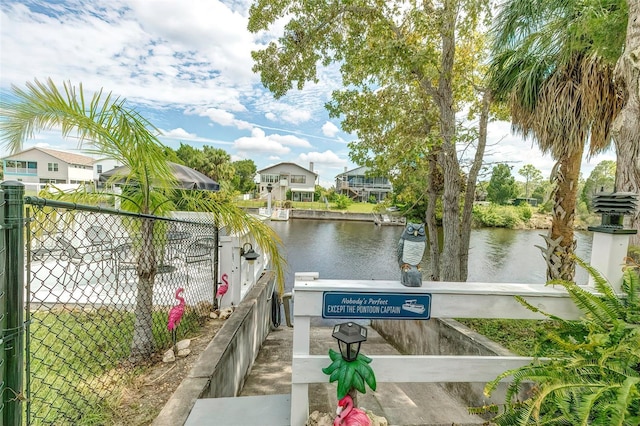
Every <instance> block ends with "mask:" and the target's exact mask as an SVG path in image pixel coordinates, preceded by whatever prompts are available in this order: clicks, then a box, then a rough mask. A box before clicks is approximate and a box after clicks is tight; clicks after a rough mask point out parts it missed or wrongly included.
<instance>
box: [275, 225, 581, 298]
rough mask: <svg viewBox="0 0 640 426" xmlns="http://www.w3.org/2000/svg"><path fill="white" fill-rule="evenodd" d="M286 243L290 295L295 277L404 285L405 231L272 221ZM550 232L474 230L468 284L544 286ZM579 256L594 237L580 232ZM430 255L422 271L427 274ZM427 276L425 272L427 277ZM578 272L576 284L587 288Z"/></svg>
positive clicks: (396, 227) (392, 228)
mask: <svg viewBox="0 0 640 426" xmlns="http://www.w3.org/2000/svg"><path fill="white" fill-rule="evenodd" d="M270 223H271V227H272V228H273V229H274V230H275V231H276V232H277V234H278V235H279V236H280V238H281V239H282V242H283V248H282V249H283V251H284V255H285V258H286V260H287V273H286V282H285V291H290V290H291V288H292V287H293V282H294V273H295V272H318V273H319V274H320V278H326V279H340V278H342V279H360V280H399V279H400V271H399V268H398V263H397V260H396V247H397V243H398V240H399V238H400V235H401V233H402V227H400V226H377V225H375V224H373V223H372V222H351V221H331V220H310V219H292V220H289V221H287V222H274V221H272V222H270ZM547 232H548V231H547V230H544V229H543V230H512V229H501V228H486V229H474V230H472V231H471V243H470V250H469V277H468V279H467V281H469V282H503V283H527V284H542V283H544V282H545V281H546V264H545V262H544V259H543V258H542V254H541V251H540V249H538V248H537V247H536V245H538V246H543V247H544V246H545V242H544V239H543V238H542V237H541V236H540V235H541V234H543V235H546V234H547ZM575 236H576V239H577V242H578V245H577V249H576V253H577V255H578V256H580V257H581V258H583V259H585V260H587V261H589V260H590V256H591V242H592V233H591V232H582V231H576V233H575ZM428 255H429V252H428V250H426V251H425V256H424V258H423V262H422V268H423V271H425V270H428V268H429V260H428ZM423 275H424V276H426V275H427V274H426V273H423ZM587 279H588V277H587V274H586V272H585V271H584V270H583V269H581V268H578V271H577V273H576V281H577V282H578V283H579V284H586V283H587Z"/></svg>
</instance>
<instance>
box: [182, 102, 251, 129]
mask: <svg viewBox="0 0 640 426" xmlns="http://www.w3.org/2000/svg"><path fill="white" fill-rule="evenodd" d="M185 114H187V115H199V116H200V117H207V118H209V120H211V121H213V122H214V123H216V124H220V125H221V126H231V127H235V128H237V129H247V130H249V129H252V128H253V124H251V123H249V122H248V121H244V120H238V119H237V118H235V115H234V114H232V113H230V112H228V111H225V110H223V109H220V108H202V107H192V108H187V109H186V110H185Z"/></svg>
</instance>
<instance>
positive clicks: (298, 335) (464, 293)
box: [291, 272, 580, 426]
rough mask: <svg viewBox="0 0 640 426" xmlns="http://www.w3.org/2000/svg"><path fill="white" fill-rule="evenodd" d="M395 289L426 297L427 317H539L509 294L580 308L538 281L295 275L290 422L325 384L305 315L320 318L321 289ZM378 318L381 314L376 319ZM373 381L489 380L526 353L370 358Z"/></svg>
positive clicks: (561, 311)
mask: <svg viewBox="0 0 640 426" xmlns="http://www.w3.org/2000/svg"><path fill="white" fill-rule="evenodd" d="M331 292H340V293H385V294H389V293H398V294H403V295H404V294H407V295H409V296H411V295H416V296H420V295H430V301H431V310H430V317H431V318H513V319H543V318H545V317H544V316H542V315H540V314H536V313H534V312H531V311H529V310H528V309H526V308H524V307H523V306H522V305H520V303H518V302H517V301H516V300H515V298H514V297H513V296H514V295H519V296H523V297H524V298H525V299H526V300H527V301H528V302H529V303H531V304H532V305H533V306H536V307H538V308H540V309H542V310H544V311H545V312H548V313H551V314H554V315H557V316H559V317H561V318H565V319H577V318H579V317H580V311H579V310H578V309H577V308H576V307H575V305H574V304H573V303H572V302H571V300H570V299H569V297H568V294H567V293H566V291H564V289H563V288H555V287H547V286H545V285H544V284H506V283H460V282H430V281H425V282H423V286H422V287H404V286H403V285H401V284H400V282H398V281H371V280H362V281H348V280H321V279H319V275H318V273H316V272H305V273H303V272H298V273H296V278H295V284H294V294H295V298H294V300H295V301H294V328H293V359H292V366H291V373H292V374H291V424H292V425H293V426H301V425H304V424H305V422H306V421H307V418H308V416H309V384H310V383H326V382H327V376H326V375H325V374H324V373H322V368H323V367H326V365H327V356H326V355H310V353H309V333H310V325H311V317H317V316H322V314H323V303H324V300H325V299H324V297H325V294H326V293H331ZM382 319H383V318H382ZM371 358H372V359H373V367H374V369H375V373H376V380H377V381H378V382H395V383H401V382H410V383H419V382H422V383H425V382H483V383H486V382H489V381H491V380H493V379H494V378H495V377H497V376H498V375H499V374H501V373H503V372H504V371H506V370H508V369H512V368H517V367H519V366H522V365H526V364H528V363H529V362H530V361H531V358H528V357H515V356H514V357H505V356H460V355H458V356H456V355H450V356H449V355H444V356H443V355H426V356H387V355H385V356H375V355H372V356H371Z"/></svg>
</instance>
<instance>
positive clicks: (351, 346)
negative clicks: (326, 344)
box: [322, 322, 376, 425]
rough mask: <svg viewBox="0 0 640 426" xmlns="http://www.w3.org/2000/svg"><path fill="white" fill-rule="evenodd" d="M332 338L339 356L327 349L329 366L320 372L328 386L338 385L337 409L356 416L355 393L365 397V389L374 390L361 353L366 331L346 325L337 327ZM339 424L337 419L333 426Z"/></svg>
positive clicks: (350, 324) (351, 324)
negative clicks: (342, 408) (344, 409)
mask: <svg viewBox="0 0 640 426" xmlns="http://www.w3.org/2000/svg"><path fill="white" fill-rule="evenodd" d="M332 336H333V337H334V338H335V339H336V340H338V346H339V348H340V352H336V351H334V350H333V349H329V358H330V359H331V364H330V365H329V366H328V367H326V368H323V369H322V372H323V373H324V374H326V375H328V376H329V382H330V383H333V382H335V381H337V382H338V387H337V397H338V401H339V407H344V406H345V405H348V406H349V411H350V412H352V413H353V414H352V415H358V414H359V412H360V410H357V404H358V402H357V401H358V399H357V392H360V393H366V392H367V389H366V386H369V387H370V388H371V390H374V391H375V390H376V376H375V374H374V372H373V369H372V368H371V366H370V365H369V364H370V363H371V358H369V357H367V356H365V355H363V354H361V353H360V344H361V343H362V342H363V341H365V340H367V329H366V328H365V327H362V326H361V325H359V324H355V323H352V322H348V323H343V324H338V325H336V326H335V327H334V329H333V334H332ZM365 385H366V386H365ZM351 403H352V404H353V406H351ZM345 414H346V412H345ZM342 420H344V419H342V418H341V417H340V416H339V417H338V418H337V419H336V421H337V422H338V423H334V425H335V424H342V423H340V421H342ZM345 424H347V423H346V420H345Z"/></svg>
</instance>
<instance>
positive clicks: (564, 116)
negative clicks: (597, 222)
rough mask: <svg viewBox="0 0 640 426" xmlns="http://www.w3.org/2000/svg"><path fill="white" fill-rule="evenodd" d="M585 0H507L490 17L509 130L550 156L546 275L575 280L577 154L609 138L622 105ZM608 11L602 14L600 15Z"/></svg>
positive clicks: (494, 78) (495, 74)
mask: <svg viewBox="0 0 640 426" xmlns="http://www.w3.org/2000/svg"><path fill="white" fill-rule="evenodd" d="M583 7H584V5H583V2H579V1H576V0H569V1H558V0H536V1H531V0H511V1H509V2H508V3H506V4H505V5H504V6H503V7H502V9H501V10H500V12H499V14H498V16H497V17H496V21H495V27H494V30H493V33H494V35H495V40H494V44H493V48H492V50H493V59H492V63H491V66H490V71H489V80H490V86H491V87H492V89H493V90H494V93H495V95H496V99H498V100H502V101H504V102H507V103H508V104H509V106H510V109H511V115H512V118H511V120H512V125H513V129H514V130H515V131H517V132H519V133H520V134H522V135H523V136H524V137H525V138H535V140H536V141H537V143H538V145H539V147H540V149H541V150H542V151H543V152H545V153H550V154H551V155H552V157H553V158H554V159H555V160H556V165H555V167H554V169H553V172H552V176H551V177H552V179H553V180H554V181H555V183H556V188H555V192H554V196H553V197H554V205H553V211H552V215H553V223H552V228H551V232H550V235H548V236H547V237H545V238H546V243H547V244H546V248H543V252H544V255H545V259H546V261H547V265H548V269H547V277H548V278H549V279H564V280H569V281H571V280H573V278H574V273H575V262H574V261H573V258H572V256H571V255H572V253H573V251H574V248H575V240H574V237H573V221H574V213H575V207H576V197H577V188H578V179H579V175H580V165H581V161H582V154H583V151H584V149H585V145H586V143H587V141H588V142H589V154H591V155H592V154H596V153H598V152H600V151H602V150H604V149H605V148H607V147H608V146H609V144H610V140H611V139H610V137H611V136H610V130H611V123H612V121H613V119H614V117H615V116H616V114H617V112H618V111H619V110H620V106H621V105H620V99H619V97H618V96H617V95H616V91H615V88H614V85H613V82H612V77H613V68H614V65H615V60H611V58H607V57H606V56H605V55H603V54H602V52H601V51H599V50H598V49H594V48H593V45H594V43H593V37H592V34H591V33H589V32H588V31H591V30H592V29H593V28H590V27H589V26H588V25H585V22H584V19H585V18H584V16H585V15H584V13H583V10H582V8H583ZM605 15H606V14H605Z"/></svg>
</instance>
